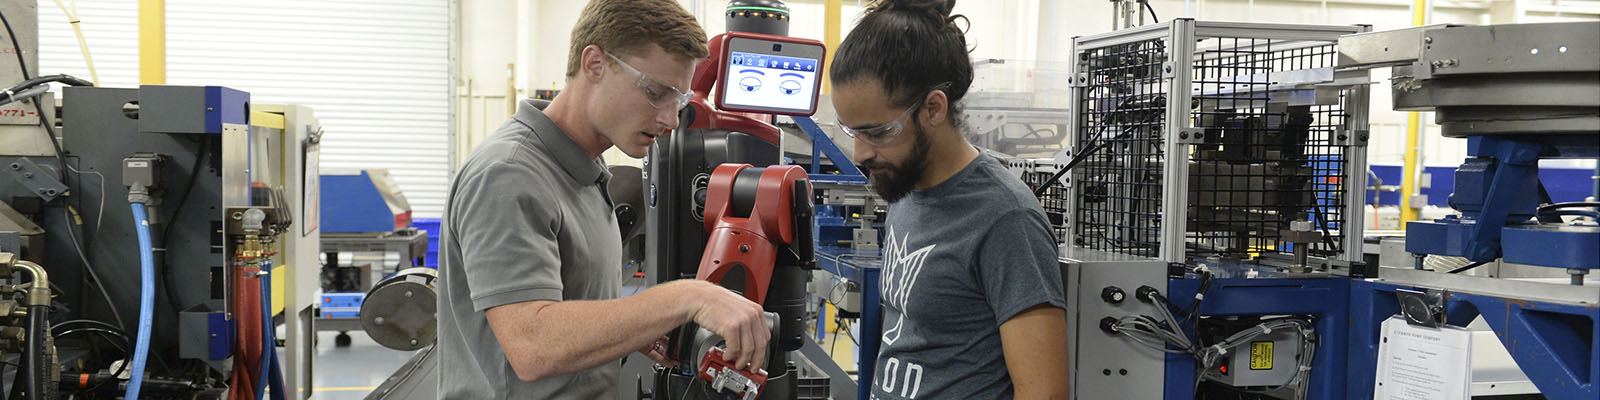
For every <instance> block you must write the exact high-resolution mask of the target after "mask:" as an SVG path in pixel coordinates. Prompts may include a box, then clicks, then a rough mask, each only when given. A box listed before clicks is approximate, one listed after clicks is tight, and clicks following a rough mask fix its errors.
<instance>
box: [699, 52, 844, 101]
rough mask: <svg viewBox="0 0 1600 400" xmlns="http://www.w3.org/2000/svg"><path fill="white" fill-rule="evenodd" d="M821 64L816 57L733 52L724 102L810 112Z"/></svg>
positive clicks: (729, 59) (723, 90) (726, 80)
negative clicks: (818, 69) (806, 57)
mask: <svg viewBox="0 0 1600 400" xmlns="http://www.w3.org/2000/svg"><path fill="white" fill-rule="evenodd" d="M820 64H821V62H820V61H819V60H815V59H805V58H796V57H784V56H776V55H771V54H758V53H747V52H739V51H733V52H729V57H728V66H727V67H728V68H727V71H728V74H727V76H726V77H725V78H724V82H725V84H723V85H722V95H723V97H722V101H723V103H724V104H726V105H728V106H732V107H737V108H743V109H760V110H766V111H772V112H776V113H793V114H803V115H809V114H810V113H811V107H812V106H813V104H815V103H814V102H813V101H812V98H814V97H816V95H817V94H816V90H817V67H818V66H819V65H820Z"/></svg>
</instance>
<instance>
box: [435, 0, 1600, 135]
mask: <svg viewBox="0 0 1600 400" xmlns="http://www.w3.org/2000/svg"><path fill="white" fill-rule="evenodd" d="M461 1H462V2H463V3H464V4H468V5H471V6H470V7H468V8H467V9H466V10H465V12H464V15H467V16H468V18H467V19H468V20H470V19H471V16H472V15H479V16H480V17H481V18H483V19H494V21H493V22H484V23H481V24H473V23H471V22H468V24H469V26H470V27H471V28H470V29H468V32H467V36H471V37H467V38H465V39H466V40H465V41H464V43H462V46H463V49H473V48H482V49H484V50H483V51H476V52H473V53H471V54H473V55H474V57H473V58H474V60H463V62H469V61H470V62H473V63H474V64H472V67H471V68H470V71H471V73H470V74H468V76H464V77H463V79H467V78H471V79H472V80H473V85H472V88H473V93H475V94H487V95H485V96H491V97H485V98H484V99H482V100H480V102H487V103H495V102H499V103H495V104H484V105H482V106H481V107H479V108H475V109H474V111H473V114H464V115H463V117H464V118H463V119H469V120H471V121H473V122H470V123H471V124H473V126H472V129H470V130H464V131H462V134H461V135H459V136H460V137H461V139H460V140H462V141H466V142H462V141H458V143H466V144H467V145H464V146H459V147H460V148H461V149H462V150H461V151H467V150H468V149H470V148H471V146H470V141H471V138H473V137H477V135H482V134H483V133H485V132H487V130H492V129H493V128H494V127H496V126H498V124H499V123H500V121H503V120H504V119H505V116H506V115H509V110H508V109H506V108H505V107H504V106H503V105H497V104H504V100H503V97H492V96H503V93H505V91H506V89H505V88H504V87H505V82H504V70H505V66H504V64H505V63H507V62H514V63H516V64H517V67H516V90H517V95H518V96H519V97H525V96H527V95H528V94H529V93H531V91H530V89H533V88H537V89H549V88H552V87H554V88H559V87H561V86H562V81H563V76H564V74H565V65H566V46H567V41H568V35H569V31H570V30H571V28H572V24H573V22H574V21H576V20H577V16H578V13H579V12H580V11H582V8H583V4H584V3H585V2H583V1H561V0H461ZM679 3H680V4H683V6H684V7H685V8H686V9H688V10H689V11H690V12H691V13H693V14H695V15H696V16H697V17H699V18H700V20H701V24H702V26H703V27H705V29H706V32H707V33H708V34H711V35H715V34H717V33H720V32H723V31H725V27H724V22H723V16H722V10H723V8H724V7H725V6H726V5H727V3H726V2H725V1H721V0H679ZM863 3H864V2H862V1H857V0H844V6H843V10H842V14H843V18H842V21H841V27H840V28H841V32H840V37H841V38H842V37H843V36H844V35H845V34H846V33H848V32H849V30H850V28H851V27H853V26H854V24H855V22H856V19H857V18H858V17H859V16H860V14H861V4H863ZM1433 3H1434V4H1435V6H1434V10H1433V13H1432V18H1431V22H1432V23H1455V24H1473V25H1479V24H1490V23H1527V22H1556V21H1572V20H1593V19H1597V18H1600V1H1594V0H1485V1H1454V0H1447V1H1433ZM1150 4H1151V6H1152V7H1153V8H1154V9H1155V10H1156V15H1157V16H1159V17H1161V18H1163V20H1165V19H1170V18H1178V17H1189V18H1196V19H1203V20H1223V21H1253V22H1275V23H1296V24H1333V25H1354V24H1366V25H1372V27H1373V30H1389V29H1400V28H1406V27H1410V26H1411V11H1410V4H1411V1H1409V0H1327V1H1323V0H1151V1H1150ZM788 6H789V8H790V9H791V11H792V16H793V20H792V23H791V25H790V34H791V35H793V36H797V37H804V38H810V39H816V40H822V39H823V32H822V31H823V1H822V0H792V1H789V2H788ZM955 12H956V13H958V14H963V15H965V16H967V18H969V19H970V21H971V26H970V30H969V31H968V34H967V40H968V43H969V44H970V45H972V46H973V50H972V58H973V59H974V60H981V59H987V58H1001V59H1023V60H1050V61H1065V60H1066V59H1067V58H1068V53H1069V52H1070V49H1071V46H1072V38H1073V37H1075V36H1083V35H1092V34H1098V33H1103V32H1106V31H1108V30H1110V29H1111V13H1112V5H1111V3H1110V2H1109V1H1106V0H990V1H979V0H962V1H958V2H957V3H956V9H955ZM506 24H512V25H513V26H514V28H512V27H506ZM472 32H478V34H476V35H474V34H472ZM513 32H514V33H513ZM507 35H514V36H516V37H514V38H507V37H506V36H507ZM512 43H515V45H514V46H511V44H512ZM464 54H465V53H464ZM465 70H467V69H464V71H465ZM1373 78H1374V81H1376V82H1380V84H1379V85H1378V86H1375V87H1374V90H1373V91H1372V93H1373V95H1372V99H1371V100H1372V103H1371V106H1372V113H1371V120H1370V121H1371V124H1372V130H1373V133H1374V141H1373V142H1372V144H1371V145H1370V146H1369V151H1370V156H1371V161H1372V162H1373V163H1380V164H1399V163H1400V162H1401V160H1402V156H1403V154H1404V149H1403V147H1404V141H1405V139H1404V137H1405V124H1406V114H1405V113H1402V112H1396V111H1393V110H1392V109H1391V107H1390V105H1391V101H1390V96H1389V93H1388V89H1387V85H1386V84H1385V83H1386V82H1387V78H1388V76H1387V71H1377V72H1376V73H1375V74H1374V76H1373ZM461 83H463V82H458V84H461ZM458 92H461V91H459V90H458ZM496 107H498V108H496ZM1422 119H1423V122H1424V124H1423V127H1422V132H1423V134H1422V138H1423V158H1424V160H1425V163H1427V164H1429V165H1441V166H1445V165H1451V166H1453V165H1457V164H1459V163H1460V161H1461V159H1462V158H1463V157H1465V154H1466V144H1465V140H1461V139H1445V138H1443V137H1441V136H1439V134H1438V126H1437V125H1434V124H1432V122H1433V117H1432V115H1431V114H1424V115H1423V118H1422ZM463 123H466V122H463ZM463 154H464V153H463ZM607 160H608V161H610V162H613V163H624V164H637V162H636V161H633V160H630V159H626V158H625V157H621V156H620V155H617V154H610V155H608V157H607Z"/></svg>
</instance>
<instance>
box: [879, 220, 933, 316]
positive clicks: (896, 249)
mask: <svg viewBox="0 0 1600 400" xmlns="http://www.w3.org/2000/svg"><path fill="white" fill-rule="evenodd" d="M888 236H889V242H888V243H887V244H886V245H885V246H884V249H883V283H882V294H883V303H884V304H885V305H887V306H889V307H892V308H895V309H897V310H900V313H899V314H900V318H899V319H897V320H896V321H895V323H894V326H893V327H890V328H889V329H888V330H885V331H883V343H884V344H886V345H888V344H894V342H895V341H896V340H900V332H901V328H903V327H904V325H905V322H906V314H907V313H910V312H911V309H910V307H909V306H908V304H906V303H907V302H906V300H907V299H910V298H911V289H912V288H913V287H914V286H916V285H917V276H918V275H921V274H922V263H923V262H924V261H927V260H928V255H929V254H931V253H933V248H934V247H937V246H938V244H930V245H928V246H927V247H923V248H920V249H917V250H916V251H912V252H909V253H908V252H906V245H907V244H908V242H909V241H910V240H908V239H910V236H911V235H910V234H909V233H908V234H906V236H902V237H896V236H895V235H894V227H890V228H889V234H888Z"/></svg>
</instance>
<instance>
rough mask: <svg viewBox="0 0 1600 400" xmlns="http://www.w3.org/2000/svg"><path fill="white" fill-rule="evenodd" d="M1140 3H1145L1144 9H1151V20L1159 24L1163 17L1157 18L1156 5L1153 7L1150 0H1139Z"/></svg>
mask: <svg viewBox="0 0 1600 400" xmlns="http://www.w3.org/2000/svg"><path fill="white" fill-rule="evenodd" d="M1139 4H1143V5H1144V9H1146V10H1150V20H1151V21H1155V23H1157V24H1159V23H1161V18H1156V9H1155V7H1151V6H1150V1H1149V0H1139Z"/></svg>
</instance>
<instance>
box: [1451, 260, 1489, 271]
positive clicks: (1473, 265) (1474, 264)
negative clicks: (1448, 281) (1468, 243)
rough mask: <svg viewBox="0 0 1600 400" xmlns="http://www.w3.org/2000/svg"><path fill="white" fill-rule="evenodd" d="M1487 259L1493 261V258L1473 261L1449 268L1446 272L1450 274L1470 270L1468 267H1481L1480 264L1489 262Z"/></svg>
mask: <svg viewBox="0 0 1600 400" xmlns="http://www.w3.org/2000/svg"><path fill="white" fill-rule="evenodd" d="M1489 261H1494V260H1488V261H1479V262H1475V263H1471V264H1467V265H1465V266H1462V267H1459V268H1456V269H1452V270H1450V272H1448V273H1451V274H1459V273H1462V272H1466V271H1467V270H1470V269H1473V268H1477V267H1481V266H1483V265H1484V264H1488V263H1489Z"/></svg>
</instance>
